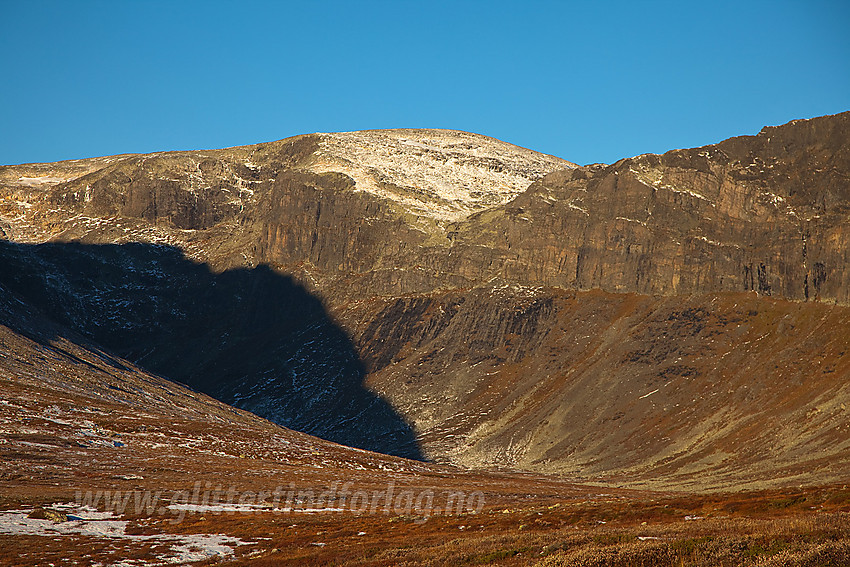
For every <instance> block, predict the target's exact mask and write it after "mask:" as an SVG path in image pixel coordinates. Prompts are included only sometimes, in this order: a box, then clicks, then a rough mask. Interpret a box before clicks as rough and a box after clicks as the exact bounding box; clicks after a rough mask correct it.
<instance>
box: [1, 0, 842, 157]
mask: <svg viewBox="0 0 850 567" xmlns="http://www.w3.org/2000/svg"><path fill="white" fill-rule="evenodd" d="M848 30H850V2H847V1H845V0H834V1H831V2H829V1H823V0H821V1H818V0H799V1H795V2H788V1H781V0H774V1H770V2H725V1H713V2H687V1H677V2H661V3H659V2H534V1H513V2H503V1H492V2H462V1H461V2H439V1H428V2H400V1H396V2H367V1H362V2H310V1H303V0H301V1H299V2H291V3H290V2H282V1H281V2H250V1H245V2H216V1H213V0H208V1H204V2H195V1H180V0H171V1H168V2H153V1H150V2H140V1H122V0H109V1H104V2H86V1H82V0H78V1H73V2H72V1H57V2H38V1H30V0H17V1H13V0H0V81H2V82H0V163H3V164H10V163H22V162H34V161H54V160H60V159H72V158H79V157H88V156H95V155H107V154H116V153H125V152H151V151H158V150H171V149H201V148H217V147H224V146H234V145H242V144H249V143H254V142H260V141H268V140H276V139H280V138H285V137H287V136H292V135H295V134H301V133H308V132H316V131H320V132H329V131H346V130H360V129H370V128H394V127H433V128H454V129H459V130H467V131H473V132H478V133H481V134H486V135H489V136H494V137H496V138H500V139H502V140H505V141H508V142H512V143H515V144H519V145H522V146H526V147H529V148H532V149H535V150H539V151H543V152H547V153H550V154H554V155H557V156H560V157H563V158H565V159H568V160H571V161H575V162H578V163H582V164H584V163H591V162H598V161H601V162H611V161H614V160H616V159H618V158H621V157H627V156H630V155H635V154H639V153H644V152H662V151H665V150H668V149H672V148H677V147H691V146H698V145H703V144H708V143H713V142H716V141H719V140H721V139H724V138H727V137H729V136H733V135H738V134H754V133H756V132H758V130H759V129H760V128H761V127H762V126H763V125H765V124H780V123H784V122H787V121H789V120H792V119H794V118H808V117H812V116H818V115H822V114H832V113H836V112H841V111H845V110H850V32H848Z"/></svg>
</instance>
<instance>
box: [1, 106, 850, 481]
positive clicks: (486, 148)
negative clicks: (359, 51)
mask: <svg viewBox="0 0 850 567" xmlns="http://www.w3.org/2000/svg"><path fill="white" fill-rule="evenodd" d="M849 138H850V113H845V114H841V115H836V116H829V117H823V118H817V119H812V120H805V121H795V122H792V123H789V124H787V125H784V126H779V127H770V128H765V129H764V130H762V132H760V133H759V134H758V135H757V136H744V137H740V138H733V139H730V140H726V141H724V142H721V143H720V144H716V145H712V146H706V147H703V148H696V149H690V150H675V151H671V152H668V153H666V154H663V155H643V156H638V157H634V158H629V159H624V160H621V161H619V162H617V163H615V164H612V165H601V164H597V165H592V166H586V167H577V166H575V165H574V164H571V163H569V162H565V161H563V160H559V159H557V158H553V157H551V156H545V155H541V154H537V153H534V152H531V151H529V150H524V149H522V148H517V147H515V146H511V145H509V144H504V143H502V142H498V141H496V140H492V139H488V138H485V137H482V136H477V135H473V134H466V133H460V132H452V131H434V130H391V131H369V132H355V133H346V134H314V135H308V136H300V137H296V138H291V139H287V140H282V141H280V142H272V143H267V144H258V145H254V146H245V147H240V148H230V149H225V150H215V151H204V152H172V153H161V154H151V155H145V156H140V155H130V156H115V157H110V158H97V159H92V160H78V161H75V162H61V163H56V164H34V165H24V166H7V167H4V168H0V197H2V200H0V230H2V231H3V234H4V235H5V238H6V239H7V240H9V241H11V242H17V243H19V245H18V246H15V247H11V248H10V247H9V246H6V247H4V248H3V253H4V257H3V259H2V262H3V266H4V268H5V269H4V270H3V273H2V274H0V276H2V279H3V281H5V282H6V283H7V285H12V286H17V287H16V288H15V289H17V290H19V291H18V292H19V293H20V294H21V295H22V296H25V297H27V298H28V301H31V302H33V303H34V304H37V305H38V306H39V308H42V309H44V310H45V311H47V312H48V313H49V314H50V315H51V316H52V317H54V318H57V319H61V320H62V321H63V322H64V323H66V324H70V325H76V327H75V328H77V329H78V330H79V331H80V332H81V333H83V334H86V335H88V336H90V337H93V338H94V339H96V340H97V341H99V342H101V344H103V345H105V346H106V347H107V348H109V349H112V350H114V351H116V352H117V353H118V354H120V355H121V356H125V357H127V358H129V359H130V360H133V361H135V362H137V363H139V364H144V363H145V360H147V361H148V364H149V365H150V368H151V369H154V370H155V371H157V372H160V373H161V374H164V375H166V376H168V377H172V378H175V379H179V380H182V381H185V382H189V383H191V384H193V385H194V386H196V387H198V388H201V389H203V390H205V391H209V392H210V393H213V394H214V395H218V396H219V397H221V398H222V399H225V401H228V402H231V403H236V404H237V405H239V404H240V403H241V404H243V407H248V408H250V409H252V410H254V411H258V412H259V413H261V415H265V416H267V417H271V418H273V419H277V420H278V421H279V422H282V423H286V424H289V425H294V426H296V427H299V428H300V429H302V430H305V431H307V432H311V433H317V434H320V435H324V436H326V437H330V438H334V439H336V440H342V441H344V442H347V443H351V444H355V445H357V444H359V445H360V446H364V438H367V437H370V436H371V435H372V433H373V432H374V431H375V430H374V429H373V430H370V427H374V424H375V423H384V424H385V425H386V427H383V426H382V427H379V428H378V429H379V430H380V431H379V432H378V434H377V436H378V438H380V439H383V440H384V445H381V447H378V448H380V449H381V450H385V451H390V452H393V451H394V452H396V453H399V454H412V453H404V451H408V450H410V447H411V445H410V443H411V441H410V438H405V435H407V433H405V431H408V432H411V434H415V436H416V439H417V443H418V447H417V449H416V450H417V451H421V453H422V454H423V455H424V456H426V457H428V458H430V459H436V460H444V461H451V462H456V463H460V464H464V465H468V466H508V467H516V468H524V469H534V470H539V471H550V472H551V471H558V472H566V473H570V474H572V475H586V476H591V475H594V476H595V475H611V474H627V475H629V478H631V479H635V478H637V477H642V478H647V479H657V478H664V479H668V480H669V479H673V478H675V479H676V481H675V482H677V483H680V484H681V483H687V482H692V481H694V482H695V480H694V479H696V478H700V479H702V480H701V481H700V482H709V483H714V485H722V484H723V483H724V482H725V483H731V482H733V481H734V482H736V483H739V484H742V483H743V484H745V483H756V484H757V483H759V482H766V481H772V482H779V481H780V479H781V481H783V482H784V481H788V479H796V478H797V475H799V474H803V471H809V473H808V474H812V475H819V476H818V478H821V479H834V478H837V476H836V475H839V476H840V474H844V473H845V472H846V470H845V469H844V468H842V467H843V465H836V464H835V463H841V462H847V461H848V460H847V459H846V455H847V451H848V449H850V447H848V446H847V442H846V439H847V436H846V431H847V430H848V429H847V428H848V427H850V425H848V424H850V417H848V414H847V412H846V411H845V409H846V405H847V403H850V398H849V397H848V395H850V394H848V391H847V389H846V388H845V382H846V378H847V376H848V375H850V363H848V360H850V359H848V357H847V356H846V355H845V352H847V351H846V349H845V346H850V345H845V343H846V342H847V338H846V336H845V335H846V333H842V332H840V331H839V329H841V328H845V327H846V323H847V317H848V316H850V312H848V310H847V309H848V308H847V307H846V305H847V303H848V300H850V291H849V290H850V282H848V277H850V276H848V269H847V267H848V265H850V263H848V260H850V259H848V257H847V250H848V246H847V245H848V242H847V239H848V231H847V226H848V220H850V218H848V215H850V182H848V176H850V149H848V148H850V139H849ZM45 242H51V243H52V244H51V246H52V247H53V248H52V250H57V249H59V250H63V252H62V258H61V259H60V258H57V257H56V255H55V254H54V255H53V256H52V257H49V256H50V254H47V256H48V257H46V256H45V252H44V251H45V250H48V249H47V248H44V247H39V246H32V245H36V244H40V243H45ZM22 243H26V244H29V245H31V246H29V247H22V246H20V244H22ZM69 243H76V244H75V245H77V246H79V245H81V244H98V243H101V244H102V243H108V244H111V245H122V244H127V243H146V244H154V245H159V246H161V245H167V246H169V247H171V248H169V249H170V250H174V251H175V253H178V254H180V255H185V257H186V259H187V260H189V261H191V262H197V263H203V264H205V265H206V266H205V267H204V268H203V269H204V270H206V271H207V272H208V274H209V275H207V276H204V278H202V279H201V280H202V281H201V280H199V281H201V283H197V281H195V283H193V284H192V285H196V284H197V285H198V286H200V287H199V288H198V289H194V288H192V285H188V284H187V285H184V284H179V285H177V286H176V287H177V288H180V289H183V290H184V292H183V293H184V295H180V297H181V298H182V299H174V295H173V293H172V292H173V290H171V289H169V286H168V285H160V284H158V283H152V281H153V280H151V279H150V278H149V277H148V276H146V275H145V270H146V268H145V266H147V265H150V264H151V263H152V262H153V260H150V259H149V258H148V259H144V258H142V259H141V260H139V259H138V258H136V259H135V260H132V261H131V260H128V259H127V257H128V256H133V254H129V255H128V254H126V253H124V252H123V250H124V248H121V247H117V248H116V250H121V251H122V252H120V253H117V252H116V253H115V254H114V255H112V256H110V255H109V254H107V256H108V257H109V258H112V259H111V260H104V259H103V258H100V259H98V260H97V261H98V262H106V263H110V262H111V264H110V265H111V266H112V267H111V268H109V269H99V270H94V271H93V272H91V271H90V272H87V273H86V275H84V276H83V277H76V278H75V277H71V276H70V275H68V277H63V278H57V277H56V274H57V273H65V274H73V273H74V270H75V269H76V268H75V266H76V265H77V261H76V260H73V258H75V256H74V254H71V256H67V255H66V254H65V252H66V251H67V250H68V248H67V247H68V246H69ZM81 250H83V251H82V252H81ZM84 250H87V249H85V248H84V247H83V248H82V249H78V250H77V251H76V252H75V254H82V256H86V255H88V256H91V251H84ZM177 251H179V252H177ZM97 255H100V252H98V254H97ZM69 257H70V258H72V260H71V261H69V260H68V258H69ZM28 258H29V260H28ZM191 262H189V263H191ZM12 266H14V268H11V267H12ZM258 269H262V270H268V272H269V274H274V275H276V276H285V277H286V278H291V279H292V280H291V281H292V284H293V285H296V286H299V289H303V293H304V294H305V296H304V297H305V298H307V297H310V298H312V299H309V300H307V299H305V300H304V301H307V302H308V303H309V302H310V301H313V302H315V306H316V309H313V310H312V311H311V310H309V309H308V310H306V311H304V310H303V309H301V310H299V309H298V308H297V305H295V304H293V303H292V302H288V301H282V302H278V300H277V299H276V297H277V295H276V294H275V293H271V294H269V293H265V292H262V293H260V294H259V296H258V297H259V298H260V299H258V300H255V301H248V300H247V299H241V300H236V301H231V300H227V299H223V298H225V297H243V298H247V297H251V292H250V291H246V290H242V291H239V290H236V289H235V288H233V287H227V285H224V284H222V283H221V282H224V281H227V282H236V284H235V285H236V287H238V286H239V285H242V283H239V282H241V280H240V278H239V276H234V275H233V274H235V273H238V271H239V270H242V271H247V272H249V273H253V272H254V271H256V270H258ZM190 271H191V270H190ZM107 273H110V274H112V276H111V278H112V279H110V280H109V283H106V280H107V279H108V278H106V276H105V275H103V274H107ZM102 275H103V277H101V276H102ZM154 279H155V278H154ZM249 279H251V278H249ZM176 280H177V281H184V282H185V280H184V279H181V278H180V277H178V278H176ZM193 281H194V280H193ZM119 282H120V283H119ZM126 282H131V283H130V284H127V285H125V284H126ZM0 283H3V282H0ZM228 285H230V284H228ZM92 286H94V287H96V288H98V289H101V288H103V289H102V290H101V291H102V294H101V295H100V296H98V297H97V298H94V296H93V294H92V293H91V292H90V288H91V287H92ZM216 286H218V288H217V289H218V291H215V292H208V291H203V290H206V289H207V288H216ZM201 288H203V289H201ZM131 290H133V291H131ZM128 293H136V294H137V296H136V299H135V300H133V301H130V300H128V299H127V296H128ZM205 294H206V295H205ZM240 294H241V295H240ZM213 295H215V296H216V297H218V298H219V299H218V300H217V301H216V302H209V301H203V300H201V299H198V302H197V304H196V305H195V307H191V305H192V304H191V302H189V300H188V299H186V298H190V297H198V298H203V297H206V296H210V297H211V296H213ZM52 297H61V298H62V299H61V300H60V301H55V300H51V299H50V298H52ZM75 298H77V299H75ZM79 298H83V299H79ZM85 298H89V299H85ZM140 298H149V299H150V301H148V299H140ZM255 299H256V298H255ZM245 301H248V302H247V303H245ZM300 303H303V302H296V304H300ZM151 304H152V305H162V306H166V307H163V308H162V309H160V310H159V311H156V312H155V313H159V315H156V316H153V315H151V311H150V307H149V305H151ZM221 304H223V305H226V308H225V309H224V311H216V308H215V306H216V305H221ZM74 305H77V307H76V308H75V307H73V306H74ZM245 305H250V309H252V310H254V311H255V312H257V313H260V312H263V311H268V312H269V313H271V314H272V316H271V319H272V320H271V321H268V320H267V322H266V323H263V325H259V327H258V328H260V329H263V330H265V331H268V330H273V331H274V333H275V336H277V337H279V338H280V340H279V341H277V342H274V341H272V342H271V343H270V342H269V341H268V339H267V338H261V335H262V334H263V333H262V332H255V331H254V330H252V326H255V323H252V322H251V321H252V320H251V319H250V318H249V317H244V316H242V315H238V314H237V313H238V312H240V311H241V310H242V306H245ZM74 309H77V312H85V313H86V314H87V315H86V316H85V317H82V318H80V317H77V316H76V315H74ZM169 309H172V310H173V311H174V312H175V313H177V315H168V313H171V311H169ZM146 310H147V311H146ZM311 313H312V315H311ZM180 314H182V315H180ZM181 316H182V317H185V318H187V319H180V317H181ZM163 317H165V319H163ZM222 317H226V318H227V319H228V320H234V318H235V321H237V322H238V324H235V325H229V324H222V323H221V321H222ZM161 320H165V321H184V322H183V323H179V324H174V323H167V324H164V325H162V326H163V327H164V328H165V330H166V332H165V333H160V332H158V330H156V329H157V327H158V326H160V321H161ZM92 321H101V322H106V323H102V324H101V323H98V325H100V326H98V325H94V324H93V323H92ZM110 321H112V323H109V322H110ZM138 321H146V322H147V323H146V324H147V325H149V326H148V327H147V330H145V331H144V332H142V331H137V332H135V334H134V332H130V333H129V334H127V333H126V332H123V333H116V332H113V331H112V330H109V329H113V330H114V328H118V327H120V328H122V329H123V328H124V326H126V324H127V323H128V322H131V323H132V322H138ZM317 321H326V323H322V324H319V325H318V326H317V324H316V322H317ZM284 322H285V323H284ZM110 325H112V327H110ZM323 325H324V326H323ZM131 326H132V325H131ZM151 329H154V330H153V331H152V330H151ZM186 329H192V334H196V335H197V338H196V339H195V340H194V342H192V341H189V342H187V343H185V344H186V345H187V346H186V349H187V350H188V351H191V352H189V353H187V358H186V360H189V361H191V364H189V363H186V364H182V365H181V363H179V360H180V359H181V356H182V354H180V353H179V352H178V350H179V349H177V348H176V347H175V346H174V345H175V344H183V343H180V342H179V341H180V340H182V339H181V338H180V337H183V336H185V334H186ZM334 333H341V335H339V337H340V338H338V339H333V340H332V339H331V338H329V337H333V336H336V335H334ZM343 339H344V340H343ZM334 340H337V343H334ZM340 340H341V341H342V342H339V341H340ZM348 341H350V343H349V342H348ZM331 343H333V344H339V345H343V346H342V347H341V348H336V347H334V348H325V346H327V345H328V344H331ZM310 345H313V346H310ZM317 345H318V346H317ZM322 345H325V346H322ZM181 348H182V347H181ZM284 351H285V352H284ZM299 352H300V353H301V354H303V353H304V352H312V353H315V355H316V356H318V357H319V358H321V353H322V352H324V353H325V354H326V355H327V356H326V358H325V359H324V362H323V363H322V364H313V363H305V362H304V360H305V359H304V358H303V357H301V358H299V356H301V355H298V354H297V353H299ZM346 357H347V358H346ZM225 359H228V360H229V361H230V362H228V363H226V364H223V363H222V361H223V360H225ZM311 360H312V359H311ZM316 360H318V359H316ZM345 360H348V362H344V361H345ZM339 368H348V369H349V370H350V371H352V372H353V374H351V376H353V377H354V378H351V379H350V380H348V381H346V380H343V382H344V383H346V384H348V385H347V386H345V388H343V389H342V390H340V389H339V388H338V386H339V384H340V382H338V381H335V380H334V379H330V380H329V378H328V376H329V375H331V374H332V375H334V376H338V375H340V372H339V370H338V369H339ZM358 368H359V369H358ZM200 369H214V371H212V372H210V371H208V370H203V371H202V370H200ZM335 369H336V370H335ZM352 369H353V370H352ZM346 372H348V371H346ZM343 374H345V372H343ZM364 379H365V383H366V385H367V386H368V388H369V389H370V390H371V392H372V393H373V394H377V396H376V397H374V399H382V400H386V401H387V402H389V405H390V406H392V408H390V407H389V406H387V408H386V411H388V412H389V413H387V414H386V420H384V419H383V418H382V419H379V420H375V419H373V417H374V415H373V413H372V409H369V408H373V409H374V407H377V406H371V405H369V404H371V403H373V402H369V401H368V399H367V398H362V399H363V403H362V404H361V405H358V404H360V402H356V403H353V405H351V404H350V405H349V407H348V410H346V411H348V413H345V415H346V416H347V417H345V419H340V413H339V406H338V405H334V404H315V406H314V407H313V408H312V409H311V410H310V411H309V412H303V411H302V412H301V413H299V411H301V410H302V409H303V404H301V403H296V402H295V400H298V399H300V398H299V396H302V397H303V396H307V398H308V399H313V398H315V399H322V396H323V395H325V394H326V395H327V396H329V397H328V399H337V398H340V397H343V398H345V399H354V400H358V399H361V398H360V397H358V396H363V395H365V394H363V393H362V392H361V393H358V388H360V387H361V385H360V383H359V382H360V381H362V380H364ZM335 388H336V389H335ZM223 392H226V393H223ZM323 392H324V394H323ZM227 396H230V397H227ZM367 397H368V396H367ZM374 403H378V402H374ZM364 404H365V405H364ZM381 411H384V410H381ZM395 412H398V415H395ZM287 420H289V421H287ZM801 423H804V424H805V426H804V427H801V426H800V424H801ZM777 424H778V427H777ZM393 427H395V428H396V429H393ZM394 432H395V433H394ZM334 436H337V437H334ZM346 436H347V437H346ZM754 440H756V441H754ZM393 447H395V448H393ZM401 447H407V448H406V449H403V450H402V449H400V448H401ZM813 447H814V448H816V449H815V450H814V451H811V449H812V448H813ZM370 448H375V447H374V446H370ZM807 448H808V449H807ZM807 451H808V453H807ZM812 470H814V471H815V472H814V473H812V472H811V471H812ZM671 482H672V481H671Z"/></svg>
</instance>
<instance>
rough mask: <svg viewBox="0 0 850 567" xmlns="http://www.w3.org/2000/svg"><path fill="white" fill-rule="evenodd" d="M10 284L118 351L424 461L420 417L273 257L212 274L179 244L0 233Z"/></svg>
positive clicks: (269, 414) (343, 437) (307, 427)
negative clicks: (413, 417)
mask: <svg viewBox="0 0 850 567" xmlns="http://www.w3.org/2000/svg"><path fill="white" fill-rule="evenodd" d="M0 286H5V287H6V288H8V289H9V290H10V291H11V292H12V293H14V294H15V295H16V296H18V297H20V298H22V299H23V300H24V301H26V302H27V303H28V304H31V305H32V306H34V307H35V308H37V309H39V310H41V311H42V312H43V313H44V314H45V315H47V316H48V317H50V318H51V319H53V320H54V321H56V322H57V323H59V324H61V325H64V326H65V327H68V328H70V329H72V330H74V331H76V332H78V333H80V334H81V335H83V336H85V337H87V338H90V339H91V340H93V341H94V342H96V343H98V344H100V345H102V346H104V347H105V348H107V349H109V350H110V351H111V352H113V353H114V354H116V355H117V356H120V357H122V358H125V359H127V360H130V361H132V362H134V363H136V364H138V365H139V366H141V367H143V368H145V369H146V370H149V371H152V372H155V373H158V374H160V375H162V376H165V377H167V378H170V379H172V380H177V381H180V382H183V383H185V384H188V385H189V386H191V387H193V388H195V389H197V390H199V391H202V392H204V393H207V394H209V395H211V396H213V397H215V398H217V399H219V400H221V401H223V402H225V403H228V404H231V405H234V406H236V407H239V408H242V409H246V410H248V411H251V412H253V413H256V414H257V415H260V416H262V417H265V418H267V419H269V420H271V421H274V422H276V423H279V424H281V425H284V426H286V427H289V428H291V429H295V430H297V431H303V432H305V433H310V434H312V435H316V436H318V437H322V438H324V439H328V440H331V441H335V442H337V443H342V444H345V445H350V446H354V447H360V448H363V449H368V450H372V451H378V452H382V453H387V454H392V455H398V456H402V457H407V458H413V459H418V460H424V458H423V455H422V453H421V451H420V449H419V446H418V444H417V442H416V437H415V434H414V432H413V430H412V429H411V427H410V426H409V425H408V424H407V423H406V422H405V421H404V420H403V419H402V418H401V416H399V415H398V414H397V413H396V412H395V410H393V408H392V407H391V406H390V405H389V404H388V403H387V402H386V401H384V400H383V399H381V398H380V397H379V396H377V395H375V394H374V393H372V392H370V391H369V390H368V389H366V388H365V387H364V385H363V379H364V376H365V372H364V368H363V365H362V363H361V361H360V360H359V358H358V356H357V352H356V351H355V349H354V347H353V345H352V343H351V341H350V339H349V337H348V336H347V334H346V333H345V332H344V331H343V330H342V329H341V328H339V327H338V326H337V325H336V324H335V323H334V322H333V321H332V320H331V319H330V317H329V316H328V314H327V312H326V311H325V309H324V306H323V305H322V302H321V301H319V300H318V299H317V298H316V297H314V296H312V295H310V294H309V293H308V292H307V291H306V290H305V289H304V288H303V287H301V286H300V285H298V284H297V283H296V282H294V281H293V280H292V279H291V278H289V277H286V276H282V275H280V274H277V273H275V272H273V271H272V270H271V269H269V268H267V267H265V266H260V267H257V268H253V269H234V270H228V271H225V272H222V273H213V272H211V271H210V270H209V269H208V267H207V266H206V265H204V264H198V263H195V262H192V261H190V260H189V259H187V258H186V257H185V256H184V255H183V253H182V252H181V251H180V250H179V249H176V248H173V247H169V246H160V245H150V244H122V245H110V244H107V245H86V244H78V243H70V244H54V243H51V244H40V245H25V244H15V243H10V242H7V241H0ZM0 322H2V323H3V324H5V325H7V326H9V327H10V328H12V329H13V330H16V331H18V332H21V333H22V334H27V333H26V329H25V328H17V329H16V321H0ZM18 326H19V327H21V326H22V325H18ZM30 338H33V339H34V340H41V341H42V342H43V341H44V340H45V337H44V336H41V337H30Z"/></svg>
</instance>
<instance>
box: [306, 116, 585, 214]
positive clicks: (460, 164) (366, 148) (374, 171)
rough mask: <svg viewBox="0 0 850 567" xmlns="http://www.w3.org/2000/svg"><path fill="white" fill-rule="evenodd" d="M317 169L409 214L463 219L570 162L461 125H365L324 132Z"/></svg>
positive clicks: (499, 201)
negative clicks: (373, 127)
mask: <svg viewBox="0 0 850 567" xmlns="http://www.w3.org/2000/svg"><path fill="white" fill-rule="evenodd" d="M320 136H321V142H320V144H319V150H318V151H317V152H316V153H315V154H314V162H313V163H312V164H311V166H310V169H311V170H312V171H314V172H316V173H326V172H339V173H344V174H346V175H348V176H350V177H351V178H353V179H354V181H355V182H356V189H357V190H359V191H366V192H369V193H372V194H375V195H378V196H380V197H383V198H386V199H391V200H393V201H396V202H398V203H400V204H401V205H402V206H404V207H405V208H406V209H407V210H408V211H409V212H411V213H413V214H416V215H420V216H427V217H431V218H435V219H438V220H445V221H457V220H461V219H464V218H466V217H467V216H469V215H470V214H472V213H474V212H477V211H480V210H482V209H485V208H488V207H492V206H497V205H501V204H504V203H506V202H508V201H510V200H511V199H513V197H515V196H516V195H517V194H519V193H521V192H522V191H524V190H525V189H526V188H528V186H529V185H531V183H532V182H534V181H535V180H537V179H539V178H540V177H542V176H544V175H546V174H547V173H550V172H552V171H555V170H558V169H564V168H572V167H576V165H575V164H573V163H571V162H568V161H566V160H563V159H560V158H557V157H554V156H550V155H547V154H542V153H539V152H535V151H533V150H529V149H526V148H521V147H519V146H515V145H513V144H509V143H506V142H502V141H500V140H496V139H493V138H488V137H487V136H482V135H480V134H471V133H468V132H460V131H456V130H430V129H429V130H422V129H395V130H365V131H360V132H342V133H335V134H321V135H320Z"/></svg>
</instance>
